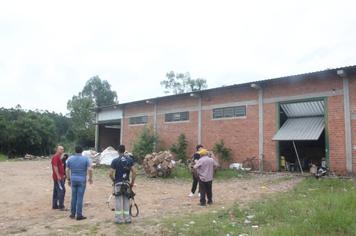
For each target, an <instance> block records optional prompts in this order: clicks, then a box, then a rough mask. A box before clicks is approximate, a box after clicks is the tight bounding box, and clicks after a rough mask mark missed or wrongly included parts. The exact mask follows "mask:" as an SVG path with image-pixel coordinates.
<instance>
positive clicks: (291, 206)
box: [163, 178, 356, 236]
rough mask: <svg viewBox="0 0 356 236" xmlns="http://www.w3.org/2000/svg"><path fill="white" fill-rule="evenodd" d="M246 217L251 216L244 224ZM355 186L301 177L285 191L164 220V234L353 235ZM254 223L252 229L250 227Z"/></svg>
mask: <svg viewBox="0 0 356 236" xmlns="http://www.w3.org/2000/svg"><path fill="white" fill-rule="evenodd" d="M247 216H254V217H253V218H252V219H248V220H249V221H251V222H250V223H249V224H245V220H247ZM355 219H356V186H355V182H353V181H351V180H342V179H322V180H320V181H318V180H316V179H312V178H310V179H305V180H303V181H302V182H301V183H300V184H298V186H297V187H296V188H295V189H294V190H292V191H290V192H288V193H282V194H276V195H273V196H270V197H269V198H268V199H265V200H264V201H260V202H255V203H252V204H250V205H249V207H248V208H244V209H242V208H240V207H239V206H238V205H235V206H233V207H231V208H230V209H228V210H223V211H218V212H214V213H208V214H199V215H198V214H195V215H187V216H184V217H182V216H179V217H174V218H169V219H167V220H165V222H164V226H165V228H164V229H163V231H164V233H165V234H167V235H182V234H184V235H206V236H209V235H228V234H230V235H236V234H237V235H239V234H248V235H356V233H355V232H356V220H355ZM253 225H254V226H258V228H253V227H252V226H253Z"/></svg>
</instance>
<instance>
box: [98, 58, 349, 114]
mask: <svg viewBox="0 0 356 236" xmlns="http://www.w3.org/2000/svg"><path fill="white" fill-rule="evenodd" d="M341 69H342V70H346V73H356V65H352V66H344V67H337V68H332V69H326V70H320V71H314V72H309V73H303V74H296V75H289V76H283V77H277V78H268V79H264V80H254V81H250V82H246V83H241V84H233V85H229V86H222V87H217V88H210V89H205V90H201V91H196V92H193V93H205V92H209V91H216V90H221V89H226V88H235V87H242V86H250V85H251V84H253V83H267V82H271V81H278V80H284V79H304V78H311V77H314V76H323V75H325V74H335V75H336V72H337V70H341ZM190 93H191V92H188V93H183V94H174V95H168V96H161V97H155V98H148V99H144V100H137V101H131V102H124V103H121V104H119V106H123V105H128V104H133V103H145V102H146V101H147V100H149V101H154V100H159V99H164V98H174V97H180V96H189V95H190ZM116 106H117V104H115V105H110V106H105V107H107V108H110V107H116ZM99 108H101V107H99Z"/></svg>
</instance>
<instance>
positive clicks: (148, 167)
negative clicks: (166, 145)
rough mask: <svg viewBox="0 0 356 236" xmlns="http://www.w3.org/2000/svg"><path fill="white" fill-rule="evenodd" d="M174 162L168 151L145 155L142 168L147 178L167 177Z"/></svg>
mask: <svg viewBox="0 0 356 236" xmlns="http://www.w3.org/2000/svg"><path fill="white" fill-rule="evenodd" d="M175 164H176V162H175V161H174V158H173V156H172V154H171V153H170V152H169V151H163V152H159V153H155V152H154V153H152V154H147V155H146V156H145V158H144V159H143V168H144V170H145V173H146V175H147V176H149V177H151V178H155V177H167V176H169V175H170V174H171V173H172V170H173V169H174V167H175Z"/></svg>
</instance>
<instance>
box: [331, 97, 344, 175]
mask: <svg viewBox="0 0 356 236" xmlns="http://www.w3.org/2000/svg"><path fill="white" fill-rule="evenodd" d="M343 101H344V97H343V96H334V97H329V98H328V102H327V104H328V134H329V157H330V160H329V162H330V168H331V170H332V171H334V172H336V173H337V174H342V175H344V174H346V159H345V122H344V121H345V119H344V105H343Z"/></svg>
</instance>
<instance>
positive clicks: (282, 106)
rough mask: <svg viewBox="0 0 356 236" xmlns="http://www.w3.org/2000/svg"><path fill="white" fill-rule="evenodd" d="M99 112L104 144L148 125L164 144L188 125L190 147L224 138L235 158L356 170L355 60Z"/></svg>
mask: <svg viewBox="0 0 356 236" xmlns="http://www.w3.org/2000/svg"><path fill="white" fill-rule="evenodd" d="M96 119H97V123H96V139H95V140H96V149H97V150H99V151H100V150H103V149H104V148H106V147H107V146H117V145H118V144H120V143H122V144H125V145H126V146H127V149H128V150H130V149H131V148H132V146H133V143H134V141H135V140H136V138H137V136H138V135H139V133H140V131H141V130H142V128H143V127H144V126H150V127H152V129H153V131H154V132H155V133H156V134H157V135H158V137H159V139H160V143H159V146H160V148H169V147H170V146H171V145H172V144H173V143H175V142H176V140H177V138H178V136H179V135H180V134H181V133H184V134H185V136H186V138H187V141H188V150H191V152H193V151H194V147H195V145H196V144H200V143H202V144H204V146H206V147H207V148H209V149H212V147H213V146H214V144H215V143H217V142H219V141H220V140H224V143H225V145H226V146H227V147H229V148H231V149H232V154H233V155H232V156H233V160H232V162H239V163H241V162H243V161H244V160H246V159H248V158H249V159H252V158H253V157H255V158H256V161H257V168H258V169H260V170H264V171H278V170H281V158H282V159H284V160H285V161H286V162H287V164H288V167H289V170H290V167H293V165H294V167H295V168H296V169H298V167H299V166H301V167H302V169H304V170H308V169H309V166H310V164H311V163H314V164H318V165H320V163H321V161H322V160H325V161H326V163H327V165H328V167H329V168H330V170H332V171H333V172H335V173H336V174H339V175H350V174H352V173H353V174H355V173H356V66H349V67H342V68H337V69H329V70H325V71H318V72H312V73H306V74H300V75H293V76H286V77H282V78H275V79H268V80H262V81H255V82H251V83H243V84H237V85H231V86H225V87H219V88H213V89H207V90H203V91H199V92H192V93H185V94H178V95H171V96H164V97H158V98H151V99H144V100H141V101H135V102H129V103H125V104H119V105H114V106H108V107H101V108H98V109H97V116H96ZM297 154H298V155H297ZM298 157H299V158H298ZM298 159H299V161H298ZM297 161H298V162H297ZM282 168H283V169H284V168H285V167H283V165H282ZM299 169H300V168H299Z"/></svg>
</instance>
